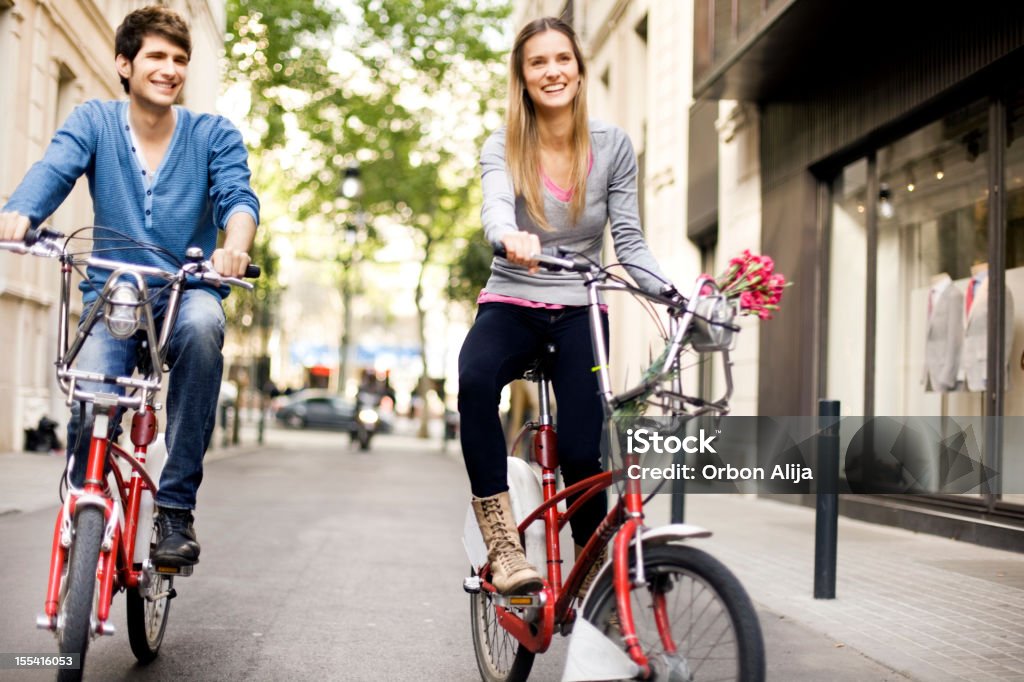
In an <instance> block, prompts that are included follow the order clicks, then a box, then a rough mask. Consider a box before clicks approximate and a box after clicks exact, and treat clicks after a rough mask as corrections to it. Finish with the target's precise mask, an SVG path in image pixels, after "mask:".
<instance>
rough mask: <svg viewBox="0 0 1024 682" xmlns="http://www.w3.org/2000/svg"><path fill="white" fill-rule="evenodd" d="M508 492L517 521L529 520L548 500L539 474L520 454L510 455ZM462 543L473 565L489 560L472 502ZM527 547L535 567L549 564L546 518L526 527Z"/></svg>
mask: <svg viewBox="0 0 1024 682" xmlns="http://www.w3.org/2000/svg"><path fill="white" fill-rule="evenodd" d="M508 492H509V498H510V500H511V502H512V515H513V516H514V517H515V520H516V523H518V522H520V521H522V520H523V519H525V518H526V517H527V516H528V515H529V514H530V512H532V511H533V510H534V509H536V508H537V507H539V506H540V505H541V503H542V502H543V501H544V495H543V492H542V489H541V484H540V479H539V478H538V477H537V473H536V472H535V471H534V470H533V467H531V466H530V465H529V464H528V463H527V462H526V461H524V460H522V459H520V458H518V457H509V458H508ZM462 545H463V547H464V548H465V550H466V556H467V557H468V558H469V563H470V565H471V566H473V568H479V567H480V566H483V565H484V564H485V563H487V547H486V545H484V539H483V536H482V535H481V534H480V527H479V526H478V525H477V522H476V514H475V513H474V512H473V505H472V504H470V505H469V508H468V509H467V510H466V520H465V523H464V526H463V532H462ZM524 548H525V549H526V558H527V560H528V561H530V562H531V563H533V565H534V566H544V565H545V564H546V563H547V549H546V546H545V544H544V522H543V521H542V520H537V521H535V522H534V523H532V524H530V527H529V528H527V529H526V542H525V543H524Z"/></svg>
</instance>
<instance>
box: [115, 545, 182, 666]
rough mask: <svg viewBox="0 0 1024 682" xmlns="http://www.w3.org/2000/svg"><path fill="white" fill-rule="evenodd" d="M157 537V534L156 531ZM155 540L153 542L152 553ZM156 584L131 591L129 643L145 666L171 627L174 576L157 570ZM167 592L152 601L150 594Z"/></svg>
mask: <svg viewBox="0 0 1024 682" xmlns="http://www.w3.org/2000/svg"><path fill="white" fill-rule="evenodd" d="M152 537H154V538H156V537H157V535H156V533H155V532H154V534H153V536H152ZM154 546H155V543H150V552H152V548H153V547H154ZM152 580H153V583H152V584H151V585H150V586H149V587H148V588H145V589H143V588H142V587H141V586H140V587H138V588H135V589H131V590H128V592H127V595H126V597H127V601H128V604H127V614H128V643H129V644H131V647H132V653H133V654H135V659H136V660H137V661H138V662H139V663H140V664H142V665H146V664H148V663H152V662H153V660H154V659H156V657H157V655H158V654H159V653H160V645H161V644H162V643H163V640H164V631H165V630H166V628H167V617H168V615H169V614H170V611H171V597H170V595H169V594H168V593H169V592H170V591H171V590H172V589H173V588H174V578H173V577H171V576H168V575H160V574H159V573H154V574H153V575H152ZM160 594H163V595H166V596H164V597H162V598H161V599H157V600H155V601H151V600H150V599H149V598H148V597H147V595H160Z"/></svg>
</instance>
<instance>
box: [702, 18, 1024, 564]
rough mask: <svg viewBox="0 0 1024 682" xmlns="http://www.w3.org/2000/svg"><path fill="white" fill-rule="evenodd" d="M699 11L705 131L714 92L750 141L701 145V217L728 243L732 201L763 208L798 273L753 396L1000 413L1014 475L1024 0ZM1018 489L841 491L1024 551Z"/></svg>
mask: <svg viewBox="0 0 1024 682" xmlns="http://www.w3.org/2000/svg"><path fill="white" fill-rule="evenodd" d="M694 21H695V32H694V43H693V46H694V75H693V82H694V86H693V94H694V98H695V102H694V104H693V106H692V107H691V109H690V126H691V139H693V138H694V137H695V136H696V137H699V136H700V135H701V134H703V133H702V132H701V130H702V129H703V131H706V132H709V131H710V130H711V126H712V125H713V123H712V122H711V121H710V120H709V119H710V117H708V116H706V113H707V111H708V110H714V109H715V108H718V114H719V115H718V118H717V124H718V132H719V133H720V134H722V133H723V132H729V133H731V134H734V135H736V136H738V137H746V138H747V139H748V140H750V144H749V145H748V149H747V153H746V154H745V155H743V156H742V158H740V159H729V158H727V155H726V154H724V153H722V154H720V155H719V156H718V158H717V159H716V158H714V157H711V156H703V157H697V158H694V157H692V156H691V168H690V173H691V177H695V176H697V175H714V176H716V177H717V178H718V180H719V187H720V189H719V191H718V192H717V194H714V195H710V194H709V193H707V192H706V190H705V189H704V188H702V187H699V186H697V185H696V184H694V183H691V187H690V195H691V196H690V202H691V208H692V207H693V206H694V205H698V206H700V207H701V210H700V211H694V212H691V214H690V216H689V224H688V230H689V231H690V233H691V235H699V234H702V233H703V232H704V231H707V230H712V229H717V230H718V231H719V236H720V238H724V237H725V235H726V234H727V233H728V232H729V231H731V230H732V229H733V227H732V226H731V225H730V224H729V221H727V220H726V219H725V216H726V214H727V213H728V212H731V211H735V210H747V209H749V210H750V214H751V216H752V217H753V222H755V223H758V230H759V233H760V234H759V238H760V244H761V248H762V250H763V251H764V252H766V253H770V254H772V255H773V256H775V258H776V262H777V263H778V265H779V269H780V270H781V271H783V272H785V273H786V274H787V275H790V276H791V278H792V279H793V280H794V281H795V282H796V285H795V286H794V287H792V288H791V289H790V290H789V292H788V293H787V300H786V301H785V305H784V306H783V310H782V313H781V314H780V315H779V316H778V320H777V321H776V322H775V323H773V324H771V325H766V326H765V327H764V328H763V329H762V330H761V338H760V343H759V346H760V347H759V356H760V358H761V362H760V363H758V392H757V411H758V413H759V414H762V415H812V414H816V410H817V405H818V401H819V400H821V399H833V400H838V401H840V404H841V410H842V414H843V415H858V416H859V415H863V416H864V417H866V418H869V419H871V418H885V417H890V416H891V417H909V416H924V417H948V418H957V417H991V418H994V419H989V420H987V421H986V427H985V428H984V429H983V431H984V432H983V433H976V434H975V435H976V436H977V438H978V447H979V448H980V452H981V453H982V456H983V458H984V459H983V461H984V463H985V465H986V466H988V467H990V468H992V469H994V470H997V471H1000V472H1002V473H1003V480H1004V481H1007V480H1019V479H1020V476H1021V473H1022V467H1024V461H1022V459H1021V457H1020V452H1019V450H1020V448H1019V445H1020V438H1021V433H1020V430H1019V429H1017V428H1016V427H1015V424H1016V420H1013V419H1005V417H1014V416H1020V415H1022V414H1024V364H1022V361H1021V357H1022V351H1024V324H1022V314H1024V310H1021V306H1022V305H1024V251H1022V245H1024V179H1022V178H1024V139H1021V138H1022V137H1024V77H1022V76H1021V75H1020V74H1021V73H1024V71H1022V69H1021V66H1024V8H1022V7H1021V6H1020V4H1019V3H998V2H982V3H980V4H977V3H976V4H975V5H972V6H971V8H970V11H965V12H953V11H951V10H947V9H946V7H945V6H942V5H934V4H931V3H918V2H908V3H896V4H892V3H886V4H883V3H879V2H830V3H821V2H815V1H814V0H740V1H739V2H734V1H731V0H730V1H729V2H725V1H724V0H696V2H695V6H694ZM695 164H696V165H695ZM743 178H752V179H754V184H753V186H752V187H751V191H749V192H744V191H742V190H741V189H739V186H740V185H742V179H743ZM730 186H731V187H733V188H735V191H731V190H729V189H728V188H729V187H730ZM754 187H756V192H755V191H753V188H754ZM715 196H717V197H718V198H719V200H718V201H717V203H715V202H714V201H713V198H714V197H715ZM715 214H717V216H718V219H717V226H716V224H715V223H716V221H715V220H703V221H702V220H701V217H702V216H708V215H711V216H713V215H715ZM794 331H795V332H796V333H794ZM1011 487H1012V486H1011ZM1020 492H1022V491H1021V490H1012V489H1003V490H999V489H998V488H996V489H994V490H993V491H992V492H986V493H984V494H978V495H917V496H871V497H869V496H850V497H848V498H846V499H844V500H843V502H842V506H843V509H844V512H845V513H848V514H852V515H856V516H860V517H862V518H867V519H871V520H877V521H884V522H890V523H896V524H899V525H903V526H906V527H911V528H915V529H919V530H926V531H932V532H940V533H942V534H946V535H952V536H956V537H962V538H966V539H973V540H976V541H979V542H984V543H988V544H999V545H1002V546H1005V545H1006V544H1007V543H1009V544H1012V546H1016V547H1024V542H1022V541H1021V538H1022V537H1024V535H1022V529H1024V523H1022V521H1024V506H1022V505H1021V502H1024V497H1022V496H1021V495H1019V494H1015V493H1020Z"/></svg>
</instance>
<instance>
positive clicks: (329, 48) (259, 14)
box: [224, 0, 510, 334]
mask: <svg viewBox="0 0 1024 682" xmlns="http://www.w3.org/2000/svg"><path fill="white" fill-rule="evenodd" d="M227 11H228V35H227V39H226V51H227V57H228V59H227V61H228V64H227V67H226V69H225V74H224V80H225V84H226V86H227V90H228V92H231V93H233V94H236V95H237V94H238V93H239V92H244V93H247V96H248V98H249V114H248V117H247V118H248V120H247V124H248V133H249V139H250V140H253V139H255V142H254V144H253V145H252V146H253V147H254V148H253V150H252V152H253V158H254V163H257V164H261V165H266V166H270V167H271V168H269V169H268V168H264V169H263V171H264V172H259V173H257V174H256V175H257V178H267V177H271V176H272V177H273V181H274V182H275V183H277V184H278V185H279V188H278V189H279V190H280V191H279V192H277V196H279V197H281V200H282V201H283V202H284V205H285V207H286V212H287V214H288V216H289V219H290V220H291V221H292V222H299V223H301V222H303V221H308V220H314V221H318V222H319V223H321V224H324V225H338V224H339V221H340V218H339V216H342V215H344V214H342V213H340V212H341V211H345V212H350V211H351V210H352V208H353V207H352V206H351V205H350V204H347V203H345V202H344V201H342V200H340V199H339V197H338V189H339V187H340V186H341V181H342V179H343V174H344V170H345V168H346V166H348V165H349V164H350V163H351V162H353V161H358V163H359V166H360V171H361V179H362V181H363V195H362V197H361V199H360V207H361V208H362V210H364V211H366V214H367V223H368V225H369V226H370V228H371V229H372V226H373V223H374V222H375V221H376V220H378V219H387V220H388V221H390V222H392V223H397V224H401V225H405V226H407V227H408V228H409V229H410V231H411V233H410V234H411V237H412V238H413V239H414V240H415V241H416V243H417V245H418V246H419V247H420V250H421V263H422V264H423V270H421V275H420V281H419V283H418V285H419V286H418V288H417V301H416V303H417V306H418V307H419V305H420V294H421V293H422V290H423V284H424V280H423V272H424V271H425V269H426V268H427V267H428V265H431V264H434V265H442V266H447V265H448V264H450V263H451V262H452V260H453V259H455V257H456V247H455V245H456V243H458V244H462V243H465V235H467V234H468V233H470V232H472V231H473V230H474V229H475V228H476V227H477V224H478V218H477V215H478V211H479V190H478V185H479V180H478V178H477V173H476V158H477V150H478V149H479V147H480V144H481V143H482V141H483V138H484V136H485V135H486V134H487V133H489V132H490V130H488V128H493V127H495V126H496V125H498V123H500V120H501V119H500V116H499V115H498V113H499V110H500V108H501V106H502V105H503V99H504V88H505V64H504V61H505V54H506V52H507V49H508V44H509V38H508V36H506V35H505V33H504V32H505V25H504V20H505V18H506V17H507V16H508V14H509V11H510V5H509V0H446V1H442V0H387V1H384V0H348V2H344V3H340V2H337V1H336V0H228V3H227ZM238 96H241V95H238ZM297 150H298V151H297ZM262 189H263V188H261V187H257V191H261V192H262ZM261 196H262V194H261ZM374 245H375V244H374V242H373V240H372V239H371V240H370V242H369V243H367V244H366V245H365V248H363V251H364V254H365V255H366V256H367V257H372V251H373V247H374ZM420 317H421V323H422V317H423V311H422V310H420ZM421 334H422V330H421Z"/></svg>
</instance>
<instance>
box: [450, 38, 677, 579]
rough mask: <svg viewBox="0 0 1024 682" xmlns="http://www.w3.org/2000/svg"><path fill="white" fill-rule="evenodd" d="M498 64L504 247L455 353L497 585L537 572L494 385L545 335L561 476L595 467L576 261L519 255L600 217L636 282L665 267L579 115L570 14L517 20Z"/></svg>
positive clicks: (581, 104) (615, 151)
mask: <svg viewBox="0 0 1024 682" xmlns="http://www.w3.org/2000/svg"><path fill="white" fill-rule="evenodd" d="M510 72H511V73H510V78H509V98H508V118H507V125H506V127H505V128H504V129H502V130H499V131H498V132H496V133H494V134H493V135H492V136H491V137H490V139H488V140H487V142H486V143H485V144H484V147H483V150H482V152H481V155H480V165H481V171H482V184H483V192H484V200H483V210H482V218H483V225H484V232H485V234H486V236H487V239H488V240H489V241H490V242H491V243H492V244H494V245H496V246H497V245H501V246H503V247H504V248H505V252H506V256H505V258H499V257H496V258H495V259H494V261H493V262H492V264H491V276H490V279H489V280H488V282H487V285H486V288H485V289H484V290H483V291H482V292H481V293H480V297H479V298H478V300H477V302H478V303H479V304H480V305H479V311H478V313H477V318H476V321H475V322H474V324H473V327H472V329H470V331H469V334H468V336H467V337H466V341H465V343H464V344H463V346H462V352H461V353H460V355H459V413H460V415H461V419H460V424H461V425H462V430H461V438H462V452H463V456H464V458H465V461H466V469H467V472H468V473H469V479H470V484H471V488H472V492H473V508H474V510H475V512H476V516H477V522H478V523H479V524H480V531H481V533H482V535H483V538H484V542H485V543H486V544H487V550H488V559H489V561H490V564H491V570H492V573H493V584H494V586H495V588H496V589H497V590H498V591H499V592H501V593H503V594H514V593H522V592H529V591H535V590H538V589H540V588H541V587H542V583H541V577H540V575H539V574H538V573H537V571H536V570H535V569H534V568H533V567H532V566H530V564H529V563H528V562H527V561H526V556H525V554H524V552H523V549H522V546H521V545H520V542H519V535H518V532H517V531H516V524H515V521H514V520H513V518H512V514H511V511H510V505H509V496H508V484H507V481H506V476H507V465H506V459H505V457H506V451H505V438H504V434H503V432H502V427H501V423H500V421H499V418H498V399H499V395H500V393H501V389H502V388H503V387H504V386H505V385H506V384H508V383H509V382H510V381H512V380H514V379H517V378H519V377H521V376H522V374H523V372H524V371H525V369H526V368H527V367H528V365H529V364H530V362H531V361H532V360H533V359H534V358H536V357H537V356H538V354H539V352H540V350H541V349H543V348H544V346H545V344H547V343H554V344H555V345H556V347H557V349H558V351H557V356H556V358H555V363H554V368H553V372H552V377H551V379H552V384H553V386H554V390H555V398H556V400H557V401H558V429H559V460H560V463H561V467H562V476H563V478H564V480H565V484H566V485H567V486H568V485H571V484H572V483H575V482H576V481H580V480H582V479H584V478H586V477H588V476H592V475H594V474H597V473H599V472H600V471H601V461H600V442H601V431H602V425H603V407H602V404H601V400H600V398H599V396H598V393H597V379H596V375H595V374H594V373H593V371H592V369H591V368H592V367H593V366H594V364H595V363H594V360H593V351H592V348H591V343H590V331H589V323H588V318H587V310H586V307H585V306H586V303H587V297H586V289H585V288H584V287H583V285H582V282H581V280H580V278H579V275H577V274H575V273H554V272H549V271H546V270H540V269H539V268H538V266H537V263H536V261H534V260H533V259H532V258H531V256H532V255H535V254H537V253H539V252H540V250H541V247H542V245H543V246H564V247H567V248H569V249H572V250H573V251H578V252H580V253H582V254H584V255H586V256H588V257H590V258H593V259H594V260H598V259H599V258H600V252H601V246H602V242H603V239H604V232H605V226H606V225H607V224H608V222H609V221H610V222H611V233H612V237H613V239H614V242H615V250H616V254H617V256H618V258H619V260H620V261H621V262H623V263H626V264H628V265H632V266H635V267H631V268H630V269H629V272H630V274H631V275H632V276H633V277H634V279H636V281H637V283H638V284H639V285H640V286H642V287H643V288H645V289H646V290H648V291H651V292H657V291H659V290H660V289H662V288H663V287H664V285H665V282H666V281H667V280H666V279H665V278H664V277H662V276H661V273H660V271H659V269H658V266H657V264H656V263H655V262H654V259H653V258H652V257H651V255H650V253H649V251H648V249H647V246H646V244H645V243H644V241H643V234H642V232H641V229H640V221H639V215H638V210H637V191H636V174H637V165H636V156H635V154H634V152H633V148H632V146H631V145H630V142H629V139H628V138H627V137H626V134H625V133H624V132H623V131H622V130H620V129H619V128H616V127H614V126H610V125H606V124H603V123H600V122H597V121H588V119H587V105H586V91H585V86H584V82H583V79H584V77H585V74H586V69H585V66H584V63H583V57H582V54H581V51H580V47H579V43H578V41H577V39H576V35H575V33H574V32H573V30H572V27H570V26H569V25H568V24H566V23H564V22H562V21H560V20H558V19H554V18H544V19H537V20H535V21H533V22H531V23H530V24H528V25H527V26H525V27H524V28H523V29H522V31H520V33H519V35H518V37H517V38H516V41H515V44H514V46H513V49H512V56H511V60H510ZM605 333H606V334H607V318H606V319H605ZM571 502H572V500H571V499H570V500H569V503H570V504H571ZM607 505H608V501H607V496H606V495H605V494H604V493H602V494H601V495H598V496H595V497H594V498H592V499H591V500H589V501H588V503H587V504H585V505H584V506H583V507H582V508H581V509H580V511H579V512H578V513H577V514H576V515H575V516H574V518H573V519H572V522H571V525H572V535H573V540H574V541H575V543H576V545H577V554H578V552H579V550H580V549H581V547H582V546H583V545H585V544H586V542H587V540H588V539H589V537H590V535H591V534H592V533H593V532H594V530H596V528H597V526H598V525H599V524H600V522H601V519H602V518H603V517H604V515H605V513H606V511H607ZM585 582H586V583H589V582H590V580H589V579H588V580H587V581H585ZM582 594H585V588H584V589H583V590H581V596H582Z"/></svg>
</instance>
